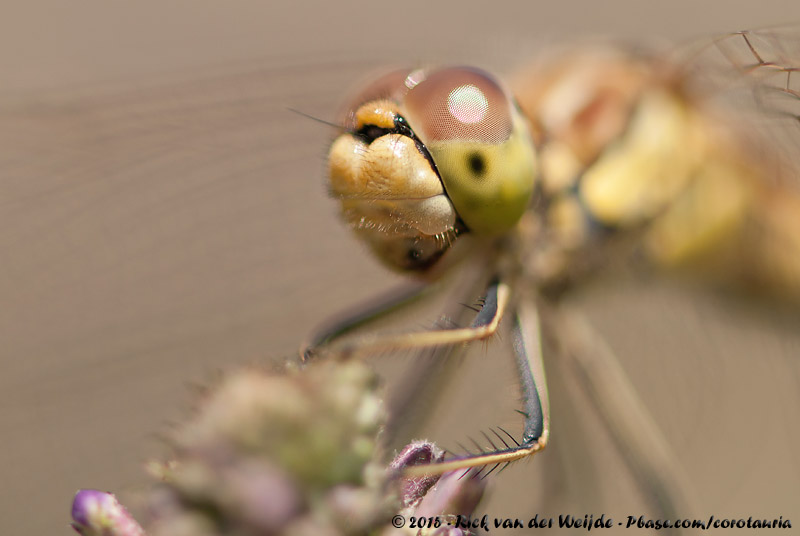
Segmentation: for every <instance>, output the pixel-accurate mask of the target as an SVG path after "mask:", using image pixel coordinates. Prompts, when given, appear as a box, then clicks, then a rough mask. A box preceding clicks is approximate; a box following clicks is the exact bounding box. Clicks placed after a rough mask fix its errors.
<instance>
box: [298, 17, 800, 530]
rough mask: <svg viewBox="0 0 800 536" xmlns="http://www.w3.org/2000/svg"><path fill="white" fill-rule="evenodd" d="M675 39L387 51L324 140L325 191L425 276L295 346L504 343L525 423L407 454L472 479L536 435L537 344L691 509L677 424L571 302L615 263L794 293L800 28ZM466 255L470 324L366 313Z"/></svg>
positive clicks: (355, 352)
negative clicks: (507, 57)
mask: <svg viewBox="0 0 800 536" xmlns="http://www.w3.org/2000/svg"><path fill="white" fill-rule="evenodd" d="M688 56H689V57H688V58H687V57H686V56H684V57H683V58H681V59H680V60H678V59H676V58H675V57H668V56H665V55H659V54H647V53H644V52H641V51H631V50H625V49H621V48H611V47H597V48H588V49H570V50H569V51H566V52H564V53H562V54H561V55H560V56H559V57H557V58H555V59H553V60H551V61H550V62H544V63H540V64H538V65H536V66H535V67H534V68H532V69H530V70H528V71H526V72H523V73H522V74H521V75H520V76H518V77H517V78H516V80H515V81H514V82H513V83H512V84H510V85H508V86H506V85H505V84H504V83H503V82H501V81H500V80H499V79H498V78H496V77H495V76H493V75H492V74H489V73H488V72H486V71H483V70H481V69H477V68H473V67H467V66H456V67H444V68H421V69H400V70H395V71H392V72H389V73H388V74H385V75H382V76H380V77H378V78H376V79H374V80H373V81H371V82H369V83H367V84H365V85H364V86H363V87H362V88H361V89H359V90H358V91H356V92H355V93H354V94H353V95H352V96H351V97H350V99H349V100H348V101H347V103H346V104H345V106H344V107H343V109H344V112H343V113H342V115H341V118H340V120H339V121H338V122H337V123H336V125H337V128H338V130H339V132H338V135H337V136H336V137H335V139H334V141H333V142H332V144H331V146H330V149H329V152H328V164H327V165H328V168H327V171H328V185H327V186H328V189H329V193H330V196H331V197H332V198H333V199H334V200H335V201H336V203H337V206H338V208H339V211H340V215H341V218H342V219H343V221H344V222H345V224H346V225H347V226H348V227H349V228H350V229H351V230H352V232H353V234H355V235H356V236H357V237H358V238H359V239H360V241H361V242H362V243H363V244H366V246H367V248H368V249H369V250H370V252H371V253H372V254H373V256H374V257H375V258H376V259H377V260H378V261H380V262H381V263H382V264H383V265H384V266H386V267H388V268H389V269H391V270H393V271H396V272H400V273H402V274H405V275H407V276H409V277H410V278H412V279H416V280H418V281H420V282H421V283H420V284H417V285H415V286H413V287H412V288H410V289H409V290H407V291H403V292H398V293H395V294H392V295H389V296H385V297H382V298H380V299H378V300H375V301H372V302H370V303H369V304H368V305H366V306H364V307H363V308H361V309H358V310H356V311H352V312H350V313H349V314H347V315H343V316H340V317H338V318H336V319H334V320H333V321H332V322H331V323H330V324H329V325H328V326H326V327H325V328H323V329H321V330H319V331H318V332H317V333H315V334H314V335H313V336H312V337H311V340H310V342H309V343H308V344H307V345H306V346H304V348H303V350H302V354H303V357H304V359H305V360H310V359H315V358H319V357H331V356H335V357H337V358H340V359H342V358H355V357H363V356H369V355H374V354H379V353H384V352H402V351H405V352H409V351H416V352H429V353H431V354H432V355H434V356H438V357H439V358H445V357H447V355H448V354H450V353H452V352H454V351H457V349H459V348H463V347H464V346H465V345H468V344H470V343H476V342H478V341H485V340H487V339H492V338H493V337H496V336H497V334H498V333H501V332H505V333H506V335H507V336H509V337H510V344H509V346H511V348H512V350H513V354H514V356H515V362H516V370H517V374H518V378H519V386H520V391H521V399H522V408H521V409H520V410H518V411H519V413H520V414H521V415H522V419H523V430H522V433H521V434H520V435H519V436H514V435H512V434H510V433H509V432H507V431H506V430H505V429H503V428H499V429H492V430H490V431H489V432H488V433H487V432H481V435H482V437H481V440H480V441H474V440H473V441H472V446H470V447H462V452H454V453H451V454H450V455H449V456H448V458H447V459H445V460H444V461H442V462H440V463H435V464H430V465H426V466H421V467H417V468H415V474H428V473H441V472H445V471H451V470H465V474H466V472H468V471H469V468H479V470H478V471H477V475H478V476H483V477H485V476H488V475H490V474H492V473H493V472H494V471H496V470H502V469H504V468H505V467H507V466H508V465H509V464H511V463H512V462H514V461H517V460H520V459H524V458H528V457H531V456H533V455H535V454H537V453H539V452H540V451H542V450H543V449H544V448H545V447H546V446H547V443H548V440H549V437H550V411H549V409H550V403H549V399H548V390H547V383H546V379H545V371H544V365H543V358H542V355H543V352H545V351H547V349H549V350H550V351H555V352H557V353H559V354H562V355H566V356H568V358H569V359H570V360H571V361H572V363H573V365H574V367H575V370H577V371H578V374H579V375H580V376H582V377H583V379H584V383H583V385H584V388H585V389H587V390H588V391H590V392H591V396H592V399H593V401H594V403H595V404H596V405H597V407H598V409H599V412H600V413H601V414H602V415H603V417H604V423H605V426H606V427H607V428H608V429H609V430H610V432H611V434H612V435H613V436H615V437H616V438H617V440H618V441H619V442H620V444H622V445H624V446H625V447H624V449H625V453H626V456H627V463H628V465H629V467H630V468H631V469H632V471H633V472H634V473H635V474H636V475H637V476H638V479H639V481H640V484H641V486H642V488H643V489H644V490H646V492H647V494H648V495H650V496H652V497H654V502H655V503H656V505H657V506H656V508H657V509H658V510H659V511H660V512H662V513H664V514H665V515H667V516H670V517H675V516H679V515H680V514H681V513H682V512H686V511H688V510H687V508H688V507H687V506H686V505H685V504H684V502H683V501H684V500H687V501H688V499H687V497H688V496H689V495H690V491H689V490H688V488H687V487H686V485H685V483H684V482H683V481H682V479H683V478H684V477H682V476H681V475H680V473H681V469H680V467H681V464H680V461H679V460H678V458H677V456H676V455H675V453H674V452H672V451H671V450H670V448H669V446H668V444H669V442H668V441H667V440H666V438H665V437H664V435H663V433H662V432H661V431H660V430H659V428H658V425H657V424H656V421H655V419H654V418H653V417H652V416H651V415H649V414H648V413H647V411H646V410H645V409H644V405H643V404H642V403H641V401H640V398H639V395H638V394H637V392H636V389H635V388H634V387H633V385H632V382H631V381H630V380H629V379H628V378H627V376H626V374H625V372H624V371H623V370H622V368H621V367H620V365H619V363H618V361H617V360H616V357H615V356H614V353H613V351H612V350H611V349H610V348H609V347H608V346H607V345H606V344H604V342H603V341H602V338H601V337H600V336H599V335H598V334H597V333H596V331H595V330H594V329H593V328H592V326H591V325H590V323H589V322H587V321H586V319H585V318H583V317H582V316H581V315H580V314H578V313H576V311H574V310H572V309H571V308H570V307H569V306H567V305H565V301H566V300H565V297H566V296H569V295H570V293H572V292H574V290H575V289H576V288H579V287H581V286H583V285H585V284H586V283H587V282H588V281H591V280H592V279H594V278H596V277H597V276H598V274H602V273H608V272H610V271H614V270H617V269H619V267H620V266H621V265H625V266H628V267H631V269H633V270H635V271H647V272H651V273H659V274H660V273H667V274H679V275H680V276H682V277H685V276H687V275H688V276H692V277H696V278H698V279H700V280H702V281H705V282H706V283H709V282H710V283H711V284H712V285H713V286H716V287H720V288H725V289H730V288H736V289H737V291H739V292H742V293H743V295H753V294H755V295H759V296H768V297H770V299H776V300H778V301H781V300H784V301H792V300H795V301H796V300H797V298H798V297H799V296H800V218H799V217H798V215H800V188H799V186H800V182H798V175H797V168H796V162H793V161H792V157H793V156H795V155H796V147H797V146H796V145H795V146H794V150H795V155H793V154H791V142H796V141H800V136H798V133H800V73H797V71H798V70H799V69H800V41H798V40H797V39H796V38H791V36H790V35H787V32H786V30H766V31H757V32H753V31H744V32H736V33H732V34H728V35H725V36H721V37H719V38H717V39H715V40H713V42H712V43H711V44H709V45H706V46H705V47H703V48H702V49H694V50H692V51H691V54H689V55H688ZM711 56H714V57H716V59H715V60H714V61H715V63H713V64H714V65H716V66H717V68H718V70H717V71H714V70H713V69H710V68H709V67H708V65H709V63H708V62H711V59H710V57H711ZM720 66H724V68H722V67H720ZM700 70H702V73H703V76H704V78H701V77H698V72H699V71H700ZM714 77H716V79H713V78H714ZM712 79H713V80H712ZM720 88H722V89H720ZM726 92H727V93H728V95H726V96H725V98H721V97H720V93H726ZM731 103H736V104H737V106H739V107H741V106H744V107H745V108H749V107H752V108H753V109H759V110H760V113H762V114H769V115H771V116H772V119H773V120H774V121H775V123H781V126H780V137H779V139H780V141H781V142H782V143H784V144H785V146H784V147H781V146H780V145H781V143H778V142H776V141H775V140H772V141H768V140H765V139H764V138H759V136H760V135H762V134H763V129H758V128H756V129H751V130H749V131H748V130H744V129H743V128H742V126H741V123H737V119H735V117H739V119H738V121H741V111H740V112H739V113H738V114H733V116H732V114H731V113H730V108H726V105H727V106H730V104H731ZM734 116H735V117H734ZM786 142H788V144H787V143H786ZM787 147H788V148H789V151H786V152H784V149H786V148H787ZM795 160H796V156H795ZM463 272H468V273H469V274H470V276H469V278H471V279H469V283H468V284H466V285H464V287H463V289H466V290H463V289H462V292H463V294H462V295H461V299H462V300H463V302H462V304H463V307H464V309H465V310H466V311H467V314H466V316H471V317H472V318H471V319H469V320H468V321H467V323H466V324H464V323H463V319H464V317H465V315H464V314H461V315H460V316H459V321H454V320H449V318H450V317H447V318H448V320H447V321H448V322H449V324H439V325H437V326H435V327H433V328H430V329H416V330H410V331H405V332H399V333H397V332H383V331H380V330H379V329H375V328H374V327H373V324H376V323H378V321H381V320H383V319H384V318H385V317H387V316H391V315H393V314H396V313H397V312H398V311H402V310H403V309H404V308H405V307H406V306H408V304H409V303H414V302H416V301H417V300H418V299H420V298H421V297H422V296H426V295H427V294H429V293H433V292H435V291H436V289H438V288H439V287H440V286H441V281H443V280H447V279H449V278H454V277H459V276H457V275H453V274H454V273H455V274H459V273H462V274H463ZM478 297H479V298H480V299H479V301H478V302H475V299H476V298H478ZM470 303H472V304H474V305H469V304H470ZM463 312H464V311H463V310H462V313H463ZM504 319H505V320H507V322H506V323H508V324H510V325H509V326H507V327H506V326H504V323H503V322H502V321H503V320H504ZM418 380H419V378H417V381H414V382H412V383H414V385H417V384H418V383H419V381H418ZM402 412H403V411H401V413H402Z"/></svg>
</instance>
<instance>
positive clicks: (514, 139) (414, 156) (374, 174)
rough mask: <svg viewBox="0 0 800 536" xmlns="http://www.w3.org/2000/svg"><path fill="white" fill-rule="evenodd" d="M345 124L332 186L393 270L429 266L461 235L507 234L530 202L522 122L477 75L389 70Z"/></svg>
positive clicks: (333, 159) (498, 90) (492, 84)
mask: <svg viewBox="0 0 800 536" xmlns="http://www.w3.org/2000/svg"><path fill="white" fill-rule="evenodd" d="M345 128H346V132H345V133H343V134H342V135H340V136H339V137H338V138H337V139H336V140H335V141H334V143H333V145H332V146H331V150H330V152H329V175H330V186H331V192H332V194H333V196H334V197H335V198H337V199H339V201H340V202H341V203H342V213H343V215H344V217H345V219H346V220H347V221H348V222H349V223H350V224H351V225H352V226H353V227H354V228H355V229H356V231H357V233H358V234H359V235H360V236H361V237H362V238H364V239H365V240H366V241H367V242H368V243H369V244H370V245H371V246H372V247H373V250H374V251H375V252H376V253H377V254H378V255H379V257H381V259H382V260H384V262H386V263H387V264H389V265H392V266H395V267H396V268H400V269H422V268H425V267H427V266H428V265H430V264H431V263H433V262H435V261H436V259H438V257H439V256H441V254H442V253H443V252H444V250H446V249H447V248H448V247H449V246H450V244H452V242H453V240H454V239H455V238H457V236H458V235H459V234H461V233H463V232H470V233H474V234H482V235H491V234H499V233H503V232H505V231H508V230H509V229H511V228H512V227H513V226H514V225H516V223H517V222H518V221H519V219H520V217H521V216H522V214H523V213H524V212H525V210H526V209H527V207H528V205H529V202H530V199H531V196H532V194H533V188H534V182H535V178H536V156H535V152H534V147H533V143H532V141H531V139H530V135H529V133H528V128H527V124H526V122H525V120H524V119H523V118H522V116H521V114H520V113H519V112H518V110H517V109H516V107H515V105H514V103H513V101H512V100H511V98H510V97H509V95H508V94H507V93H506V91H505V90H504V89H503V88H502V87H501V86H500V85H499V83H498V82H497V81H496V80H495V79H494V78H493V77H492V76H490V75H489V74H487V73H485V72H483V71H480V70H477V69H473V68H468V67H452V68H447V69H440V70H436V71H422V70H419V71H411V72H408V71H398V72H395V73H391V74H389V75H387V76H385V77H383V78H380V79H378V80H377V81H376V82H374V83H373V84H372V85H370V86H368V87H367V89H365V90H364V91H363V92H362V93H361V94H360V95H358V96H357V98H355V99H354V100H353V105H352V106H351V107H350V108H349V111H348V115H347V119H346V121H345ZM415 248H416V249H415Z"/></svg>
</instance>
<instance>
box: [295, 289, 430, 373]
mask: <svg viewBox="0 0 800 536" xmlns="http://www.w3.org/2000/svg"><path fill="white" fill-rule="evenodd" d="M435 290H436V289H435V286H433V285H426V284H419V285H412V286H403V287H401V288H397V289H394V290H392V291H389V292H388V293H386V294H384V295H382V296H379V297H378V298H376V299H373V300H370V302H369V303H368V304H362V305H360V306H358V307H356V308H354V309H351V310H349V311H345V312H343V313H342V314H341V315H337V318H336V320H335V321H333V322H329V323H328V325H325V326H323V327H321V328H319V329H318V330H317V331H316V332H315V333H314V334H313V335H312V336H311V340H310V341H308V342H306V343H304V344H303V346H302V347H301V348H300V356H301V358H302V359H303V361H306V360H308V359H311V358H312V357H313V356H314V353H315V352H316V351H317V350H318V349H319V348H322V347H325V346H326V345H329V344H330V343H331V342H333V341H334V340H336V339H338V338H340V337H344V336H346V335H347V334H348V333H350V332H351V331H353V330H356V329H359V328H363V327H364V326H367V325H369V324H370V323H372V322H375V321H378V320H380V319H382V318H385V317H387V316H390V315H391V314H392V313H394V312H397V311H398V310H400V309H402V308H404V307H405V306H406V305H409V304H411V303H413V302H415V301H417V300H420V299H423V298H424V297H425V296H427V295H429V294H431V293H432V292H435Z"/></svg>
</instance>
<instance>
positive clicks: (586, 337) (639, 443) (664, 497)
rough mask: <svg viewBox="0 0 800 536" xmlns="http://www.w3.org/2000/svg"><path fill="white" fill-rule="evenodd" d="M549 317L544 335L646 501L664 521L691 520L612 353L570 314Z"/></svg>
mask: <svg viewBox="0 0 800 536" xmlns="http://www.w3.org/2000/svg"><path fill="white" fill-rule="evenodd" d="M550 313H551V314H549V315H547V316H546V318H545V320H546V325H547V328H548V334H553V335H554V336H555V338H556V342H557V344H558V346H559V347H560V350H561V352H560V353H561V354H562V357H563V358H565V359H567V360H568V361H569V363H570V366H571V368H573V369H574V371H575V372H576V374H575V376H576V377H577V378H578V379H579V380H580V381H581V382H582V388H583V389H584V390H585V391H586V392H587V393H588V395H589V396H590V398H591V399H592V401H593V404H594V406H595V407H596V408H597V410H598V412H599V414H600V415H601V417H602V418H603V420H604V421H605V423H606V426H608V428H609V431H610V432H611V435H612V437H614V439H615V441H616V442H617V444H618V447H619V448H620V450H621V451H622V452H624V454H625V456H624V459H625V463H626V464H627V465H628V466H629V467H630V468H631V470H632V473H633V475H634V477H635V478H636V481H637V482H638V485H639V486H640V487H641V488H642V489H643V490H645V491H646V496H647V497H648V500H649V501H650V502H652V503H654V507H655V508H656V510H657V511H658V512H659V513H660V514H661V515H663V516H664V517H665V518H670V519H675V518H677V517H683V518H686V517H691V515H690V514H691V511H690V508H689V507H690V506H691V505H692V504H695V503H694V501H693V500H692V499H691V497H692V493H691V489H690V486H689V485H688V479H687V478H686V477H685V476H684V475H683V471H682V468H681V464H680V462H679V461H678V458H677V457H676V455H675V454H674V453H673V452H672V449H671V448H670V447H669V443H668V442H667V440H666V438H665V437H664V435H663V434H662V432H661V430H660V429H659V427H658V426H657V425H656V423H655V421H654V419H653V417H652V416H651V415H650V414H649V412H648V411H647V410H646V409H645V406H644V403H643V402H642V401H641V399H640V398H639V396H638V394H637V393H636V390H635V389H634V387H633V386H632V385H631V383H630V380H629V379H628V377H627V375H626V374H625V372H624V370H623V369H622V367H621V365H620V364H619V362H618V360H617V358H616V356H615V355H614V353H613V351H612V350H611V349H610V348H609V347H608V346H607V345H606V344H605V342H604V341H603V340H602V338H601V337H600V336H599V335H598V334H597V333H595V332H594V330H593V329H592V328H591V326H590V325H589V324H588V322H587V321H586V320H585V319H584V318H583V316H582V315H580V314H579V313H577V312H576V311H572V310H569V309H565V308H561V309H559V310H553V311H550Z"/></svg>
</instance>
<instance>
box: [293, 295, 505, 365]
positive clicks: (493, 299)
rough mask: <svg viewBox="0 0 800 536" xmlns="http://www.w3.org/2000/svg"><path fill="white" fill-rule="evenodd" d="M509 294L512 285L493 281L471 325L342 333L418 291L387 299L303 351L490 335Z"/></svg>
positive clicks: (406, 346) (361, 349)
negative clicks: (320, 342) (402, 331)
mask: <svg viewBox="0 0 800 536" xmlns="http://www.w3.org/2000/svg"><path fill="white" fill-rule="evenodd" d="M509 295H510V291H509V288H508V285H506V284H505V283H502V282H499V281H494V282H493V283H491V284H490V286H489V289H488V291H487V294H486V298H485V303H484V304H483V306H482V307H481V309H480V311H478V314H477V316H476V317H475V321H474V322H473V323H472V325H471V326H470V327H467V328H448V329H439V330H427V331H417V332H409V333H400V334H368V335H363V336H360V337H354V338H353V339H352V340H351V339H349V338H341V337H340V335H341V334H344V333H346V332H347V331H350V330H352V329H354V328H356V327H359V326H360V325H363V324H364V323H365V322H369V321H371V320H374V319H377V317H379V316H383V315H384V313H385V312H387V311H389V310H390V309H396V308H397V307H398V306H400V305H402V304H403V303H405V302H406V301H409V300H411V299H413V298H414V297H416V294H414V295H412V296H411V297H409V298H406V299H405V300H404V299H398V300H395V301H387V304H386V305H385V306H384V307H381V308H376V309H375V310H373V311H368V312H367V313H360V314H356V315H353V316H352V318H350V319H347V320H346V321H345V322H343V323H341V324H340V325H339V326H336V327H334V328H332V329H330V330H327V331H326V332H323V333H322V334H321V335H318V336H316V337H314V341H317V340H322V341H323V344H322V345H320V346H308V347H306V349H305V350H304V353H303V355H304V356H305V357H309V356H312V355H315V354H317V353H325V354H331V355H334V356H336V357H339V358H352V357H358V356H364V355H369V354H374V353H376V352H387V351H395V350H410V349H423V348H432V347H436V346H447V345H454V344H459V343H466V342H472V341H477V340H482V339H487V338H489V337H491V336H492V335H494V333H495V332H496V331H497V327H498V325H499V324H500V320H501V319H502V318H503V314H504V313H505V309H506V306H507V305H508V300H509Z"/></svg>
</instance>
